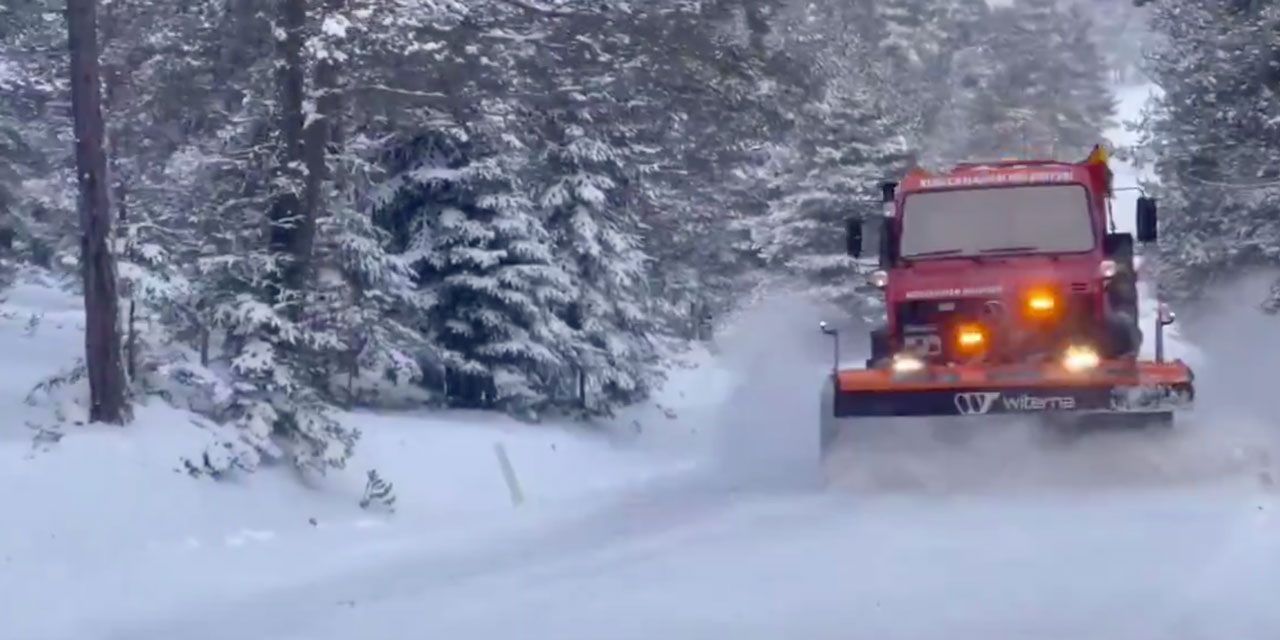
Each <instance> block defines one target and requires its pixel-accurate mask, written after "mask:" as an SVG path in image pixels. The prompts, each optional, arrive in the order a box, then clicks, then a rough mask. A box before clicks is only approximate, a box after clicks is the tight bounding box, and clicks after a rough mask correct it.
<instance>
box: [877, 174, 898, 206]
mask: <svg viewBox="0 0 1280 640" xmlns="http://www.w3.org/2000/svg"><path fill="white" fill-rule="evenodd" d="M897 193H898V183H896V182H893V181H892V180H886V181H884V182H881V183H880V202H882V203H884V204H889V203H890V202H893V200H894V197H895V196H896V195H897Z"/></svg>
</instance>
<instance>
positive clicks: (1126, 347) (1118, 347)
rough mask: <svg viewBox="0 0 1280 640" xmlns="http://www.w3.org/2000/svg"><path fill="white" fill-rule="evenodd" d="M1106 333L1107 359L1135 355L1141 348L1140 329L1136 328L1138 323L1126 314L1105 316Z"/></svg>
mask: <svg viewBox="0 0 1280 640" xmlns="http://www.w3.org/2000/svg"><path fill="white" fill-rule="evenodd" d="M1106 332H1107V354H1106V356H1107V357H1108V358H1112V359H1114V358H1123V357H1125V356H1129V355H1136V354H1137V353H1138V351H1139V350H1140V349H1141V348H1142V329H1141V328H1139V327H1138V321H1137V320H1136V319H1135V318H1134V317H1133V316H1130V315H1129V314H1127V313H1122V312H1112V313H1109V314H1107V328H1106Z"/></svg>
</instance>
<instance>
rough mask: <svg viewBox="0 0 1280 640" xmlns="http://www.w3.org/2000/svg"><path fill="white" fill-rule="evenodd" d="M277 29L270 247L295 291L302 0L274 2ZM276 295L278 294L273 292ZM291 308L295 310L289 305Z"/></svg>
mask: <svg viewBox="0 0 1280 640" xmlns="http://www.w3.org/2000/svg"><path fill="white" fill-rule="evenodd" d="M279 16H280V28H281V29H282V30H283V31H284V37H283V38H280V39H279V41H278V44H277V54H278V55H279V56H280V61H279V63H278V71H277V77H276V86H277V89H278V92H279V107H278V108H279V111H280V114H279V117H280V124H279V126H280V136H281V141H282V142H283V145H282V146H283V148H282V150H281V154H280V158H279V165H278V168H277V170H278V171H279V173H280V176H281V178H283V179H282V180H281V181H280V182H282V183H283V185H282V186H279V187H277V188H278V189H280V191H279V193H278V195H277V196H276V198H275V202H274V203H272V207H271V225H272V227H271V249H272V250H273V251H276V252H279V253H283V254H287V259H286V266H285V269H284V271H285V273H284V276H283V278H282V280H283V282H281V283H280V284H281V285H283V287H285V288H293V289H294V290H295V291H296V290H297V289H298V288H299V287H300V286H301V284H302V283H303V278H304V274H305V273H306V270H307V268H308V266H309V265H308V264H307V262H306V261H305V260H300V259H299V254H298V247H299V244H300V243H299V239H298V238H299V235H300V233H301V232H302V230H303V227H304V226H305V225H306V222H305V221H306V219H307V218H308V217H309V216H310V212H308V211H306V203H305V202H304V200H303V194H304V192H305V191H306V190H307V185H306V184H305V183H306V180H305V178H304V177H303V176H302V175H301V174H302V171H300V169H301V167H302V166H303V163H304V157H303V127H304V126H305V125H306V117H305V115H304V114H303V111H302V109H303V105H302V103H303V97H304V96H303V92H304V91H305V89H306V83H305V75H304V74H305V65H304V63H303V59H302V47H303V39H304V34H303V29H304V28H305V27H306V19H307V1H306V0H279ZM277 293H278V292H277ZM294 311H295V312H296V311H297V309H294Z"/></svg>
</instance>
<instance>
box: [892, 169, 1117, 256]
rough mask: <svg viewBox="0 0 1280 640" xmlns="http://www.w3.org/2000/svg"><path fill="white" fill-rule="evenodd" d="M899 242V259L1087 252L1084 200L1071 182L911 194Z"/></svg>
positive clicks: (1090, 242)
mask: <svg viewBox="0 0 1280 640" xmlns="http://www.w3.org/2000/svg"><path fill="white" fill-rule="evenodd" d="M900 246H901V253H900V255H901V256H902V257H904V258H911V257H919V258H925V257H938V258H945V257H955V256H961V255H982V254H997V253H1001V252H1008V253H1074V252H1081V251H1088V250H1090V249H1092V248H1093V246H1094V236H1093V225H1092V224H1091V223H1090V218H1089V200H1088V197H1087V195H1086V193H1085V189H1084V187H1083V186H1082V185H1075V184H1072V185H1029V186H1021V187H998V188H986V189H971V190H958V191H937V192H926V193H914V194H910V195H908V196H907V197H906V200H905V205H904V208H903V213H902V237H901V241H900Z"/></svg>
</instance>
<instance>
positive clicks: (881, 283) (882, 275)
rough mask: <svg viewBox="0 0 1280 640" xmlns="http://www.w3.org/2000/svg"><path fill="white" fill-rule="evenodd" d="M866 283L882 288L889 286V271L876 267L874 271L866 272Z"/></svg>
mask: <svg viewBox="0 0 1280 640" xmlns="http://www.w3.org/2000/svg"><path fill="white" fill-rule="evenodd" d="M867 284H869V285H871V286H873V287H875V288H877V289H883V288H885V287H887V286H889V272H887V271H885V270H884V269H876V270H875V271H872V272H871V273H869V274H867Z"/></svg>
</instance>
